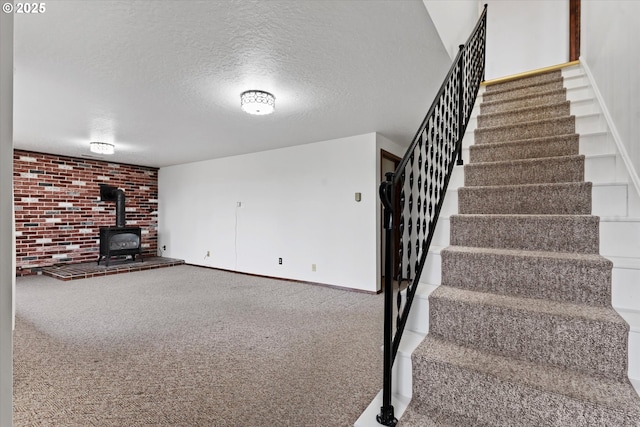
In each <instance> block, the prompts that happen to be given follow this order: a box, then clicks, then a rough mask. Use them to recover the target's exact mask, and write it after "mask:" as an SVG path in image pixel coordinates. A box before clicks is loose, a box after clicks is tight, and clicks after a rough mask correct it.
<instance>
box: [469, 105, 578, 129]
mask: <svg viewBox="0 0 640 427" xmlns="http://www.w3.org/2000/svg"><path fill="white" fill-rule="evenodd" d="M570 110H571V109H570V107H569V102H564V103H562V104H558V105H552V106H543V107H538V108H535V109H525V110H519V111H513V112H509V113H500V114H491V115H480V116H478V118H477V127H478V128H486V127H493V126H506V125H511V124H515V123H523V122H533V121H537V120H545V119H553V118H557V117H565V116H569V115H570Z"/></svg>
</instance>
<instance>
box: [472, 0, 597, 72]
mask: <svg viewBox="0 0 640 427" xmlns="http://www.w3.org/2000/svg"><path fill="white" fill-rule="evenodd" d="M486 3H487V4H488V11H487V62H486V70H485V78H486V80H491V79H495V78H499V77H504V76H509V75H512V74H517V73H522V72H525V71H531V70H535V69H538V68H543V67H548V66H550V65H556V64H562V63H565V62H567V61H569V1H568V0H534V1H532V0H518V1H504V0H487V1H486ZM582 3H583V7H584V5H585V4H588V3H590V2H582Z"/></svg>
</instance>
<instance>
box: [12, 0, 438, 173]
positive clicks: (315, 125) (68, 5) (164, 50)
mask: <svg viewBox="0 0 640 427" xmlns="http://www.w3.org/2000/svg"><path fill="white" fill-rule="evenodd" d="M45 4H46V11H45V12H44V13H42V14H37V15H36V14H28V15H27V14H16V15H15V36H14V43H15V47H14V53H15V75H14V146H15V147H16V148H19V149H24V150H31V151H40V152H46V153H55V154H62V155H69V156H74V157H93V158H101V159H105V160H109V161H114V162H122V163H131V164H137V165H145V166H155V167H162V166H168V165H173V164H179V163H186V162H193V161H198V160H204V159H211V158H218V157H225V156H231V155H237V154H244V153H250V152H256V151H263V150H269V149H273V148H279V147H287V146H292V145H298V144H305V143H310V142H315V141H323V140H328V139H333V138H339V137H344V136H351V135H357V134H363V133H368V132H379V133H381V134H382V135H384V136H386V137H388V138H389V139H391V140H393V141H396V142H398V143H400V144H405V145H408V143H409V142H410V140H411V138H412V137H413V135H414V133H415V132H416V130H417V128H418V126H419V124H420V122H421V121H422V118H423V116H424V114H425V113H426V111H427V109H428V107H429V105H430V103H431V101H432V98H433V96H434V94H435V92H436V90H437V89H438V87H439V85H440V83H441V81H442V79H443V77H444V74H445V73H446V71H447V69H448V68H449V64H450V58H449V56H448V55H447V52H446V51H445V48H444V46H443V44H442V42H441V41H440V38H439V36H438V34H437V32H436V30H435V28H434V25H433V23H432V22H431V19H430V17H429V15H428V13H427V10H426V8H425V6H424V4H423V2H422V1H420V0H416V1H404V0H386V1H373V0H368V1H362V0H361V1H355V0H338V1H329V0H317V1H311V0H305V1H300V0H298V1H248V0H240V1H163V0H141V1H102V0H100V1H98V0H84V1H56V0H47V2H46V3H45ZM248 89H261V90H266V91H269V92H271V93H273V94H274V95H275V96H276V112H275V113H274V114H272V115H270V116H250V115H248V114H246V113H244V112H242V111H241V110H240V93H241V92H243V91H245V90H248ZM95 140H97V141H104V142H111V143H114V144H115V145H116V154H115V155H113V156H99V155H95V154H92V153H90V152H89V150H88V143H89V141H95Z"/></svg>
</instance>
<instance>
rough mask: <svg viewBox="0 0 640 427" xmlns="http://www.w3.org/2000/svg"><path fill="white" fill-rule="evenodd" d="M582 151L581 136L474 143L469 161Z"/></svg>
mask: <svg viewBox="0 0 640 427" xmlns="http://www.w3.org/2000/svg"><path fill="white" fill-rule="evenodd" d="M579 152H580V143H579V136H578V135H577V134H574V135H572V136H568V137H558V138H545V139H536V140H530V141H519V142H515V143H508V144H482V145H474V146H472V147H470V149H469V161H470V162H472V163H478V162H500V161H505V160H519V159H536V158H545V157H559V156H571V155H577V154H579Z"/></svg>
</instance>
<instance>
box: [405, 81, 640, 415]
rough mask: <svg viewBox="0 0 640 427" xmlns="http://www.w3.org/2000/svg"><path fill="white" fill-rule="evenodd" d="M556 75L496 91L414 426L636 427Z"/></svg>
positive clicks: (607, 269) (470, 173) (420, 376)
mask: <svg viewBox="0 0 640 427" xmlns="http://www.w3.org/2000/svg"><path fill="white" fill-rule="evenodd" d="M584 161H585V159H584V156H581V155H579V154H578V135H577V134H575V118H574V117H573V116H571V115H570V112H569V103H568V102H567V101H566V91H565V89H564V88H563V79H562V76H561V74H560V72H559V71H557V72H550V73H544V74H538V75H536V76H533V77H528V78H522V79H518V80H512V81H509V82H506V83H501V84H496V85H492V86H489V87H487V89H486V92H485V93H484V95H483V103H482V104H481V106H480V115H479V116H478V128H477V130H476V131H475V144H474V145H473V146H471V148H470V162H469V163H468V164H467V165H465V168H464V175H465V180H464V182H465V186H464V187H462V188H460V189H459V192H458V210H459V214H458V215H453V216H452V217H451V236H450V242H451V246H449V247H448V248H446V249H443V250H442V252H441V256H442V285H441V286H440V287H438V288H437V289H436V290H435V291H434V292H433V293H432V294H431V295H430V297H429V313H430V319H429V334H428V336H427V337H426V339H425V340H424V342H423V343H422V344H421V345H420V346H419V347H418V348H417V349H416V351H415V352H414V353H413V356H412V357H413V398H412V401H411V403H410V405H409V407H408V409H407V411H406V412H405V413H404V415H403V416H402V418H401V419H400V425H401V426H403V427H405V426H431V425H433V426H470V425H473V426H485V425H486V426H542V425H544V426H639V425H640V398H639V397H638V394H637V393H636V391H635V390H634V389H633V387H632V386H631V384H630V383H629V380H628V378H627V339H628V332H629V327H628V325H627V324H626V323H625V321H624V320H623V319H622V318H621V317H620V316H619V315H618V314H617V313H616V312H615V310H614V309H613V308H612V307H611V269H612V263H611V262H610V261H609V260H607V259H605V258H603V257H601V256H600V255H599V233H598V231H599V230H598V227H599V221H598V217H595V216H592V215H591V183H589V182H584Z"/></svg>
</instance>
